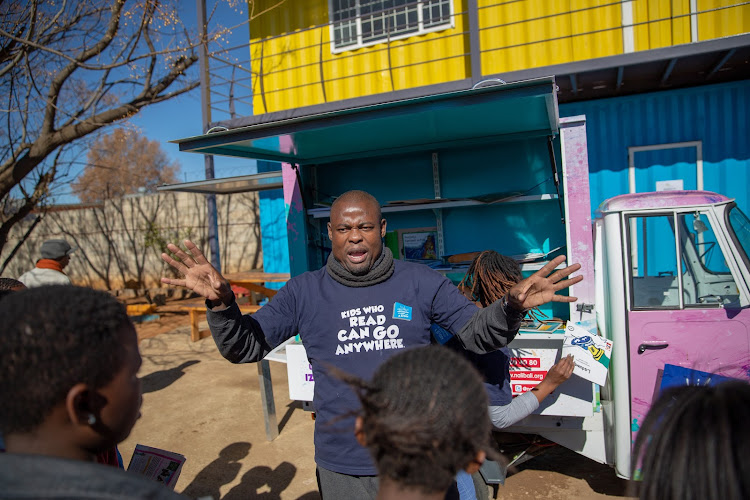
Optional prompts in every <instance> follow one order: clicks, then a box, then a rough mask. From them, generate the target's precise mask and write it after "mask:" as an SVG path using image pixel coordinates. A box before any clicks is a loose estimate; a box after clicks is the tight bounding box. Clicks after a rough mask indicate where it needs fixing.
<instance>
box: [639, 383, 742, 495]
mask: <svg viewBox="0 0 750 500" xmlns="http://www.w3.org/2000/svg"><path fill="white" fill-rule="evenodd" d="M748 422H750V385H748V383H747V382H741V381H737V382H726V383H722V384H719V385H716V386H713V387H708V386H682V387H674V388H671V389H667V390H665V391H664V392H663V393H662V394H661V396H660V397H659V398H658V399H657V401H656V402H655V403H654V405H653V406H652V407H651V410H650V411H649V413H648V415H647V416H646V418H645V419H644V421H643V423H642V424H641V428H640V431H639V432H638V437H637V439H636V442H635V448H634V451H633V470H634V471H635V469H636V468H637V466H638V465H639V464H640V469H641V471H640V474H641V477H642V479H643V481H642V483H641V484H640V488H639V489H640V498H641V499H648V500H656V499H659V500H661V499H667V500H669V499H688V500H689V499H706V500H710V499H717V500H718V499H722V500H740V499H746V498H750V459H748V457H747V450H748V447H750V426H748Z"/></svg>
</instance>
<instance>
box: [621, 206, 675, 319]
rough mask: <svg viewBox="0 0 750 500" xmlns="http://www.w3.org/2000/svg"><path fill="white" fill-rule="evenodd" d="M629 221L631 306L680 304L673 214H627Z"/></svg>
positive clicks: (662, 306) (666, 306)
mask: <svg viewBox="0 0 750 500" xmlns="http://www.w3.org/2000/svg"><path fill="white" fill-rule="evenodd" d="M628 221H629V231H630V238H629V240H630V241H629V243H630V279H631V286H630V289H631V294H632V296H631V300H632V304H633V307H637V308H643V307H648V308H652V307H653V308H677V307H679V306H680V298H679V297H680V296H679V292H680V290H679V278H678V268H677V250H676V245H675V232H674V222H673V221H674V218H673V216H672V215H655V216H648V217H629V218H628Z"/></svg>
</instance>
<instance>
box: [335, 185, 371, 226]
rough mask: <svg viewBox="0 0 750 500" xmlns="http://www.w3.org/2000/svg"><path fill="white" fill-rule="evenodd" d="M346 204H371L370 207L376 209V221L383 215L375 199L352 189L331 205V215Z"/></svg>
mask: <svg viewBox="0 0 750 500" xmlns="http://www.w3.org/2000/svg"><path fill="white" fill-rule="evenodd" d="M346 203H356V204H361V203H371V204H372V205H374V206H376V207H377V219H378V220H380V219H382V218H383V214H382V212H381V211H380V203H378V200H377V199H375V197H374V196H373V195H371V194H370V193H368V192H367V191H359V190H357V189H353V190H351V191H347V192H346V193H344V194H342V195H341V196H339V197H338V198H336V200H335V201H334V202H333V204H332V205H331V213H333V212H334V211H335V210H336V209H337V208H338V207H339V206H340V205H342V204H346Z"/></svg>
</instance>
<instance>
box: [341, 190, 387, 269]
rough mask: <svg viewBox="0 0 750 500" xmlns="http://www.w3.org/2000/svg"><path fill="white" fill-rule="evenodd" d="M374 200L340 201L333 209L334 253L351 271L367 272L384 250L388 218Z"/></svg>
mask: <svg viewBox="0 0 750 500" xmlns="http://www.w3.org/2000/svg"><path fill="white" fill-rule="evenodd" d="M379 214H380V210H379V207H378V206H377V205H376V204H375V203H373V202H371V201H354V200H352V201H341V202H339V203H338V204H337V205H336V206H335V207H334V208H333V209H332V210H331V222H329V223H328V237H329V238H330V239H331V242H332V244H333V257H334V258H335V259H336V260H337V261H339V262H340V263H341V265H342V266H344V267H345V268H346V269H347V270H348V271H349V272H350V273H352V274H354V275H356V276H361V275H363V274H367V272H368V271H369V270H370V269H371V268H372V265H373V264H374V263H375V260H376V259H377V258H378V257H380V252H382V251H383V240H382V238H383V237H384V236H385V219H380V220H378V216H379Z"/></svg>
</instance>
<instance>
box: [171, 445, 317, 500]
mask: <svg viewBox="0 0 750 500" xmlns="http://www.w3.org/2000/svg"><path fill="white" fill-rule="evenodd" d="M250 448H252V444H250V443H246V442H240V443H232V444H230V445H229V446H227V447H225V448H224V449H223V450H221V452H220V453H219V456H218V458H217V459H216V460H214V461H213V462H211V463H210V464H208V465H207V466H206V467H205V468H204V469H203V470H201V471H200V472H199V473H198V474H197V475H196V476H195V479H193V481H192V482H191V483H190V484H189V485H187V487H186V488H185V489H184V490H183V491H182V494H183V495H185V496H187V497H190V498H199V497H211V498H214V499H215V500H218V499H220V498H221V499H223V500H238V499H245V498H262V499H266V500H272V499H280V498H281V492H282V491H284V490H285V489H286V488H287V487H288V486H289V485H290V484H291V482H292V479H294V476H295V474H296V473H297V468H296V467H295V466H294V465H292V464H290V463H289V462H282V463H280V464H279V465H278V466H277V467H276V468H275V469H271V468H270V467H266V466H261V465H259V466H256V467H253V468H252V469H250V470H249V471H247V472H246V473H245V474H243V475H242V479H241V480H240V483H239V484H237V485H236V486H234V487H232V489H231V490H229V491H228V492H227V494H226V495H224V496H223V497H222V496H221V493H220V489H221V487H222V486H224V485H225V484H229V483H231V482H232V481H234V480H235V478H236V477H237V474H238V473H239V472H240V469H241V468H242V463H241V461H242V459H243V458H245V457H246V456H247V455H248V454H249V453H250ZM300 498H302V499H305V500H313V499H319V498H320V496H319V495H318V493H317V492H308V493H305V495H303V496H302V497H300Z"/></svg>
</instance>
